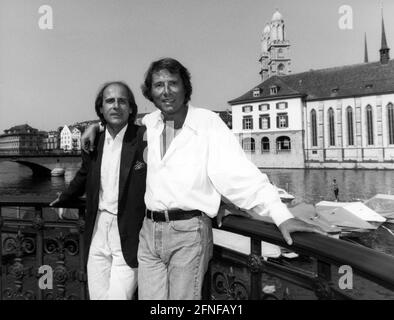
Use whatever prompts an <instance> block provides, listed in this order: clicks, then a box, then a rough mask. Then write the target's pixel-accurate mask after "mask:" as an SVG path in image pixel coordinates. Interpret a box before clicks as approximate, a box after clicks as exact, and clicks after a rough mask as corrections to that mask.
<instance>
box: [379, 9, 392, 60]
mask: <svg viewBox="0 0 394 320" xmlns="http://www.w3.org/2000/svg"><path fill="white" fill-rule="evenodd" d="M379 53H380V63H382V64H387V63H388V62H389V60H390V48H389V47H388V45H387V40H386V31H385V30H384V21H383V9H382V45H381V48H380V50H379Z"/></svg>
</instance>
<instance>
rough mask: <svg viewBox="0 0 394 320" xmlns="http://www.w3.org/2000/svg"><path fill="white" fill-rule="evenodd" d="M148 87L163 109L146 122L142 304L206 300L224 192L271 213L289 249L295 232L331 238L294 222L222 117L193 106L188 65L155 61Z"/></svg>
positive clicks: (148, 75)
mask: <svg viewBox="0 0 394 320" xmlns="http://www.w3.org/2000/svg"><path fill="white" fill-rule="evenodd" d="M142 90H143V93H144V96H145V97H146V98H147V99H149V100H150V101H152V102H153V103H154V105H155V106H156V107H157V108H158V109H159V110H157V111H155V112H153V113H151V114H149V115H147V116H145V117H144V118H143V120H142V123H143V124H144V125H145V126H146V130H147V131H146V132H147V143H148V152H147V164H148V171H147V180H146V193H145V204H146V207H147V214H146V217H145V219H144V223H143V226H142V229H141V231H140V243H139V247H138V263H139V272H138V295H139V299H160V300H166V299H171V300H177V299H200V298H201V288H202V283H203V278H204V274H205V272H206V270H207V268H208V262H209V260H210V258H211V256H212V249H213V239H212V226H211V220H210V218H213V217H215V216H216V215H217V213H218V209H219V205H220V200H221V195H223V196H224V197H226V198H227V199H229V200H230V201H232V202H233V203H234V204H235V205H236V206H238V207H240V208H243V209H247V210H253V211H254V212H256V213H258V214H260V215H270V216H271V218H272V219H273V220H274V222H275V224H276V225H277V226H278V227H279V229H280V231H281V232H282V234H283V236H284V238H285V240H286V241H287V242H288V243H289V244H291V243H292V240H291V237H290V233H291V232H294V231H308V232H318V233H322V234H325V233H324V232H323V231H322V230H320V229H319V228H316V227H314V226H312V225H308V224H306V223H304V222H302V221H300V220H297V219H294V218H293V216H292V214H291V213H290V212H289V210H288V209H287V207H286V206H285V205H284V204H283V203H282V202H281V200H280V197H279V194H278V193H277V191H276V190H275V189H274V187H273V186H272V185H271V184H270V182H269V180H268V178H267V176H266V175H265V174H262V173H261V172H260V171H259V170H258V169H257V167H256V166H255V165H254V164H253V163H251V162H250V161H249V160H248V159H247V157H246V155H245V153H244V152H243V150H242V148H241V147H240V145H239V143H238V141H237V140H236V139H235V137H234V135H233V134H232V132H231V131H230V130H229V129H228V128H227V127H226V126H225V124H224V123H223V121H222V120H221V119H220V118H219V117H218V116H217V115H216V114H215V113H214V112H212V111H209V110H206V109H200V108H194V107H192V106H191V105H190V104H189V101H190V96H191V93H192V86H191V82H190V74H189V72H188V70H187V69H186V68H185V67H184V66H183V65H182V64H180V63H179V62H178V61H176V60H174V59H170V58H165V59H161V60H158V61H155V62H153V63H152V64H151V65H150V67H149V69H148V71H147V73H146V77H145V81H144V84H143V86H142ZM82 142H83V143H84V141H82Z"/></svg>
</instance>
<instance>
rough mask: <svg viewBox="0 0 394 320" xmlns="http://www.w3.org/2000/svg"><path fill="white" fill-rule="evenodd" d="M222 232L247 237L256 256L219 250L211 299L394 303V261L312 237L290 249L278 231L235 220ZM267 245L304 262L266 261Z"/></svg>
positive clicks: (299, 237) (301, 237)
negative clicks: (285, 250) (265, 247)
mask: <svg viewBox="0 0 394 320" xmlns="http://www.w3.org/2000/svg"><path fill="white" fill-rule="evenodd" d="M225 207H226V208H227V206H225ZM222 209H223V208H222ZM227 209H230V210H231V211H232V213H237V212H236V211H237V210H236V209H234V208H227ZM221 230H225V231H229V232H232V233H235V234H238V235H243V236H246V237H247V238H248V239H249V240H248V241H249V243H250V252H249V253H247V254H245V253H240V252H237V251H234V250H231V249H228V248H224V247H218V246H215V249H214V255H213V259H212V261H211V266H210V271H209V275H207V277H206V281H207V284H208V285H207V286H205V291H204V296H205V298H206V299H249V300H252V299H387V300H393V299H394V257H393V256H390V255H387V254H384V253H381V252H378V251H375V250H372V249H370V248H367V247H364V246H362V245H360V244H357V243H351V242H348V241H344V240H339V239H333V238H331V237H326V236H322V235H319V234H312V233H295V234H292V237H293V240H294V243H293V245H291V246H289V245H287V244H286V242H285V241H284V239H283V237H282V235H281V233H280V232H279V230H278V229H277V228H276V227H275V226H274V225H272V224H267V223H264V222H262V221H256V220H252V219H247V218H243V217H237V216H234V215H232V216H228V217H227V218H225V220H224V221H223V225H222V227H221ZM229 241H231V240H230V239H229ZM262 241H264V242H268V243H270V244H274V245H277V246H280V247H281V248H287V249H288V250H291V251H292V252H295V253H297V254H298V258H296V259H287V258H284V257H283V256H281V257H275V258H265V259H264V258H263V257H262V256H261V253H262Z"/></svg>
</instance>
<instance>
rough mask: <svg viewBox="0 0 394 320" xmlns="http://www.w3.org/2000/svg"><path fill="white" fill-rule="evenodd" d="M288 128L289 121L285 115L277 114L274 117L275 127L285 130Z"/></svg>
mask: <svg viewBox="0 0 394 320" xmlns="http://www.w3.org/2000/svg"><path fill="white" fill-rule="evenodd" d="M288 126H289V120H288V115H287V113H278V115H277V116H276V127H277V128H287V127H288Z"/></svg>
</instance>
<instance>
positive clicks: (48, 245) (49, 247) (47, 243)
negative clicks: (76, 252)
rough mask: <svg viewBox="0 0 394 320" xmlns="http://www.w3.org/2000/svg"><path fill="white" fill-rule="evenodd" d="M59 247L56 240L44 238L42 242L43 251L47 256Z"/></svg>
mask: <svg viewBox="0 0 394 320" xmlns="http://www.w3.org/2000/svg"><path fill="white" fill-rule="evenodd" d="M58 247H59V245H58V242H57V241H56V239H53V238H46V239H45V240H44V251H45V253H47V254H53V253H55V252H56V250H57V249H58Z"/></svg>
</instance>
